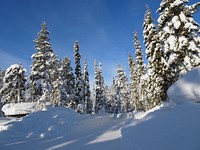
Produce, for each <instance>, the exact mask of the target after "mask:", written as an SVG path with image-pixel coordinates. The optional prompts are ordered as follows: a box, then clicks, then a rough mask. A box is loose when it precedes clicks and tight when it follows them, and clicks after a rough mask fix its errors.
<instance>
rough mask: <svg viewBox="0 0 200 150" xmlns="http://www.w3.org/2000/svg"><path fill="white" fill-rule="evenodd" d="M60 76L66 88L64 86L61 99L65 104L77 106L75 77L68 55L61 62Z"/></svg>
mask: <svg viewBox="0 0 200 150" xmlns="http://www.w3.org/2000/svg"><path fill="white" fill-rule="evenodd" d="M60 76H61V80H62V82H63V88H64V89H63V88H62V98H61V101H62V103H63V104H64V105H66V106H68V107H74V108H75V105H76V101H75V77H74V74H73V69H72V67H71V61H70V59H69V58H67V57H65V58H64V59H63V60H62V62H61V68H60Z"/></svg>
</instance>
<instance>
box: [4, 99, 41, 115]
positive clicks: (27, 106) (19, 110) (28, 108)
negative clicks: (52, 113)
mask: <svg viewBox="0 0 200 150" xmlns="http://www.w3.org/2000/svg"><path fill="white" fill-rule="evenodd" d="M36 105H37V103H36V102H27V103H9V104H5V105H4V106H3V107H2V111H3V112H4V114H5V115H6V116H12V115H24V114H30V113H32V112H34V111H36Z"/></svg>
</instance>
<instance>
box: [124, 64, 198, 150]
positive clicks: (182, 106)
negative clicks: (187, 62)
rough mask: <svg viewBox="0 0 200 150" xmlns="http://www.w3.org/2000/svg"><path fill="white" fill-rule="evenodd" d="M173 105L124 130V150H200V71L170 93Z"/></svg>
mask: <svg viewBox="0 0 200 150" xmlns="http://www.w3.org/2000/svg"><path fill="white" fill-rule="evenodd" d="M168 96H169V99H170V103H169V104H168V106H165V107H163V108H161V109H160V110H157V111H155V112H153V113H149V114H148V115H147V116H145V117H144V118H141V119H135V120H131V121H129V122H127V123H126V125H125V126H124V128H123V130H122V145H123V146H124V150H200V128H199V127H200V117H199V116H200V103H195V102H200V67H197V68H195V69H193V70H191V71H190V72H188V73H187V74H186V75H184V76H183V77H182V78H181V79H180V80H178V81H177V82H176V83H174V84H173V85H172V86H171V87H170V88H169V90H168Z"/></svg>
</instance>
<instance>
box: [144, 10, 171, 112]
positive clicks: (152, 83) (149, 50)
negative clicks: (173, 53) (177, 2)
mask: <svg viewBox="0 0 200 150" xmlns="http://www.w3.org/2000/svg"><path fill="white" fill-rule="evenodd" d="M143 36H144V43H145V46H146V57H147V59H148V81H146V82H145V83H148V84H147V88H146V91H147V95H146V100H147V103H146V104H147V105H146V106H145V107H146V109H150V108H152V107H154V106H155V105H157V104H159V103H160V102H161V101H164V100H166V95H167V88H166V87H167V84H168V83H169V82H168V81H169V80H168V78H169V76H168V77H167V76H166V75H167V74H168V72H167V71H169V69H168V66H167V65H166V64H167V63H166V62H165V60H164V58H163V51H162V46H161V43H160V41H159V36H158V34H157V30H156V25H155V24H154V21H153V19H152V16H151V11H150V9H149V8H148V7H147V11H146V13H145V17H144V23H143ZM165 77H166V78H165Z"/></svg>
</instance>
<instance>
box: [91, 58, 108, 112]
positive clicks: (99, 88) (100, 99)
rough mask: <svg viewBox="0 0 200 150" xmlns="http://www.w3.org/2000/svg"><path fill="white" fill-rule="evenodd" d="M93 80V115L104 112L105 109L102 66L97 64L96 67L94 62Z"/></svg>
mask: <svg viewBox="0 0 200 150" xmlns="http://www.w3.org/2000/svg"><path fill="white" fill-rule="evenodd" d="M94 76H95V77H94V78H95V91H94V92H95V94H94V95H95V103H94V106H93V107H94V111H95V112H94V113H98V112H101V111H104V109H105V101H106V98H105V85H104V79H103V74H102V65H101V64H100V63H99V65H97V63H96V60H94Z"/></svg>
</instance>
